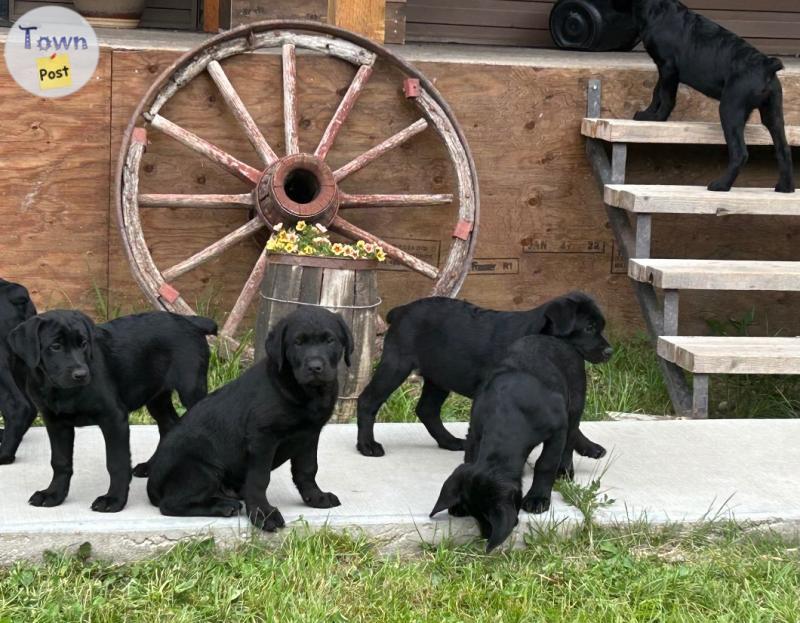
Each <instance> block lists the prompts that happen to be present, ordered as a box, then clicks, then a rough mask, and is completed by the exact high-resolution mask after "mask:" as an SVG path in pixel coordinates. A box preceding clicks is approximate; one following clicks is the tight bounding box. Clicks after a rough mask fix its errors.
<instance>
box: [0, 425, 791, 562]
mask: <svg viewBox="0 0 800 623" xmlns="http://www.w3.org/2000/svg"><path fill="white" fill-rule="evenodd" d="M448 427H449V428H450V429H451V430H453V431H454V432H455V433H456V434H464V433H465V432H466V425H465V424H450V425H448ZM584 430H585V432H586V433H587V435H588V436H589V437H591V438H592V439H594V440H596V441H598V442H599V443H602V444H603V445H605V446H606V448H608V449H609V450H610V452H609V456H608V457H606V458H605V459H603V460H601V461H592V460H588V459H579V460H578V461H577V464H576V477H577V478H578V480H579V481H584V482H585V481H589V480H591V479H592V477H596V476H597V475H598V474H599V473H600V472H602V471H603V470H605V474H604V475H603V478H602V483H603V489H604V490H606V491H607V493H608V495H609V496H610V497H612V498H614V499H615V500H616V501H615V502H614V504H613V505H611V506H610V507H608V508H606V509H604V510H603V511H602V512H601V513H600V515H599V517H598V519H599V521H600V522H602V523H613V522H618V521H623V522H624V521H627V520H628V519H630V518H639V517H642V516H646V517H647V519H648V520H649V521H651V522H653V523H664V522H695V521H698V520H702V519H704V518H707V517H708V516H709V515H711V516H714V515H717V514H718V513H721V514H722V516H726V517H727V516H733V517H735V518H736V519H739V520H751V521H766V522H770V523H771V525H775V526H778V527H781V528H783V529H786V530H789V531H797V530H798V527H800V477H798V474H800V452H798V451H797V440H798V439H800V420H735V421H734V420H717V421H688V420H675V421H650V422H641V421H618V422H597V423H594V422H588V423H585V424H584ZM132 431H133V432H132V451H133V458H134V462H138V461H140V460H144V459H146V458H147V457H148V456H149V454H150V452H151V451H152V449H153V448H154V447H155V443H156V439H157V435H158V433H157V431H156V429H155V427H151V426H134V427H132ZM355 433H356V431H355V427H354V426H353V425H343V424H339V425H330V426H328V427H326V428H325V430H324V433H323V436H322V441H321V447H320V461H319V462H320V475H319V483H320V486H321V487H322V488H323V489H325V490H331V491H333V492H335V493H336V494H337V495H338V496H339V498H340V499H341V501H342V506H340V507H339V508H335V509H330V510H317V509H312V508H308V507H306V506H304V505H303V504H302V502H301V500H300V498H299V496H298V494H297V492H296V490H295V488H294V486H293V485H292V482H291V477H290V474H289V469H288V465H287V466H284V467H282V468H281V469H279V470H277V471H276V472H274V473H273V477H272V482H271V484H270V488H269V495H270V500H271V501H272V503H273V504H275V505H276V506H278V507H279V508H280V510H281V512H282V513H283V516H284V518H285V519H286V520H287V522H293V523H294V525H296V526H305V525H308V526H310V527H311V528H312V529H313V528H315V527H319V526H323V525H328V526H331V527H333V528H336V529H342V530H349V529H357V530H363V531H365V532H366V533H367V534H368V535H369V536H370V537H372V538H375V539H377V540H378V542H379V543H380V544H382V546H383V547H384V548H386V549H398V548H399V549H403V548H406V549H409V548H411V549H413V548H416V547H418V543H419V541H420V540H421V539H424V540H426V541H428V542H433V541H437V540H438V539H440V538H442V537H444V536H449V537H453V538H456V539H464V538H468V537H471V536H472V535H475V534H477V530H476V528H475V524H474V522H473V521H472V520H470V519H454V518H449V517H448V516H447V514H446V513H445V514H444V515H441V516H439V517H437V518H436V519H434V520H431V519H428V512H429V511H430V509H431V508H432V506H433V504H434V502H435V500H436V498H437V496H438V493H439V488H440V486H441V484H442V482H443V481H444V479H445V478H446V477H447V475H449V473H450V472H451V471H452V470H453V469H454V468H455V467H456V465H457V464H458V463H459V461H460V460H461V454H460V453H453V452H447V451H444V450H440V449H438V448H437V447H436V446H435V445H434V443H433V441H432V440H431V439H430V437H429V436H428V434H427V433H426V432H425V430H424V429H423V427H422V426H421V425H419V424H383V425H379V426H378V427H377V430H376V437H377V439H378V440H379V441H381V442H383V443H384V444H385V447H386V449H387V455H386V456H385V457H383V458H380V459H377V458H366V457H362V456H361V455H360V454H358V453H357V452H356V449H355ZM532 458H533V457H532ZM107 478H108V477H107V474H106V471H105V467H104V459H103V443H102V437H101V435H100V432H99V430H97V429H93V428H87V429H80V430H79V431H78V434H77V436H76V448H75V476H74V478H73V484H72V489H71V491H70V494H69V497H68V498H67V500H66V502H65V503H64V504H63V505H62V506H60V507H57V508H47V509H45V508H34V507H31V506H29V505H28V504H27V500H28V497H29V496H30V495H31V493H33V491H35V490H36V489H40V488H43V487H45V486H46V485H47V483H48V482H49V479H50V467H49V446H48V442H47V436H46V434H45V431H44V430H43V429H41V428H37V429H33V430H31V431H30V432H29V434H28V436H27V437H26V439H25V440H24V442H23V444H22V447H21V448H20V452H19V454H18V458H17V461H16V463H14V464H13V465H9V466H3V467H0V500H1V501H2V502H0V504H1V505H0V563H9V562H11V561H13V560H17V559H20V558H28V559H31V558H32V559H37V558H39V557H40V555H41V553H42V552H43V551H44V550H46V549H59V548H64V547H73V546H77V545H79V544H80V543H82V542H83V541H90V542H91V543H92V545H93V546H94V550H95V552H96V553H97V554H98V555H100V556H104V557H108V558H113V559H117V560H128V559H135V558H140V557H143V556H147V555H150V554H152V553H154V552H156V551H159V550H162V549H164V548H167V547H169V546H170V545H172V544H173V543H174V542H175V541H176V540H177V539H180V538H183V537H187V536H193V535H194V536H212V535H213V536H214V537H215V538H216V539H217V540H218V541H220V542H222V543H226V542H231V541H235V540H237V539H240V538H243V537H246V536H247V535H248V533H249V523H248V521H247V519H246V518H245V517H244V516H240V517H239V518H233V519H225V520H222V519H216V520H215V519H210V518H209V519H205V518H190V519H181V518H173V517H162V516H161V515H160V514H159V513H158V511H157V509H155V508H154V507H152V506H150V504H149V502H148V501H147V496H146V494H145V482H144V481H143V480H140V479H134V481H133V483H132V486H131V494H130V500H129V502H128V506H127V508H126V509H125V510H123V511H122V512H120V513H116V514H108V515H104V514H100V513H95V512H92V511H91V510H90V509H89V505H90V504H91V502H92V500H93V499H94V498H95V497H96V496H97V495H100V494H102V493H104V492H105V490H106V487H107V482H108V480H107ZM529 482H530V473H528V474H527V476H526V486H527V485H528V484H529ZM553 502H554V504H553V509H552V511H551V513H549V514H548V515H546V516H540V517H536V518H535V519H534V518H533V517H531V516H528V515H526V514H525V513H522V515H521V517H520V519H521V520H520V527H519V528H518V533H519V532H522V531H527V530H528V529H529V528H528V523H529V522H530V521H564V520H566V521H567V523H569V522H572V521H577V520H578V519H579V518H580V515H579V513H578V512H577V511H576V509H574V508H572V507H570V506H568V505H567V504H565V503H564V501H563V500H562V499H561V497H560V496H559V495H558V494H554V498H553ZM277 538H279V537H277ZM519 540H521V539H517V541H519Z"/></svg>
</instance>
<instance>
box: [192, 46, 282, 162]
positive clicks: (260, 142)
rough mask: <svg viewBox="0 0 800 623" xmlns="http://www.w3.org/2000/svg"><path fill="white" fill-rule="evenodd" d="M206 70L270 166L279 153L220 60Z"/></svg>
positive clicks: (211, 63)
mask: <svg viewBox="0 0 800 623" xmlns="http://www.w3.org/2000/svg"><path fill="white" fill-rule="evenodd" d="M206 70H207V71H208V73H209V74H210V75H211V79H212V80H213V81H214V83H215V84H216V85H217V88H218V89H219V92H220V93H221V94H222V98H223V99H224V100H225V103H226V104H227V105H228V108H230V111H231V113H232V114H233V116H234V117H235V118H236V121H238V122H239V125H240V126H241V127H242V129H243V130H244V133H245V135H246V136H247V140H249V141H250V144H251V145H252V146H253V148H254V149H255V150H256V153H258V156H259V158H261V160H262V162H263V163H264V165H265V166H267V167H268V166H270V165H271V164H272V163H273V162H276V161H277V160H278V156H277V154H276V153H275V152H274V151H273V150H272V147H270V146H269V143H267V139H266V138H264V135H263V134H262V133H261V130H259V129H258V126H257V125H256V122H255V120H254V119H253V117H252V116H251V115H250V113H249V112H248V111H247V108H246V107H245V105H244V102H243V101H242V98H241V97H239V94H238V93H237V92H236V89H234V88H233V85H232V84H231V81H230V80H229V79H228V76H227V75H226V74H225V71H224V70H223V69H222V65H220V64H219V61H216V60H214V61H211V62H210V63H209V64H208V67H206Z"/></svg>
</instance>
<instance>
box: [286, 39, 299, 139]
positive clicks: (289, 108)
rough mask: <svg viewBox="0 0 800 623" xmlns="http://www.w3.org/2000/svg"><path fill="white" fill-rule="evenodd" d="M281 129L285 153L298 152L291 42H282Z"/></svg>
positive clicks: (294, 79)
mask: <svg viewBox="0 0 800 623" xmlns="http://www.w3.org/2000/svg"><path fill="white" fill-rule="evenodd" d="M283 131H284V135H285V137H286V154H287V155H291V154H299V153H300V142H299V138H298V129H297V62H296V58H295V52H294V44H293V43H284V44H283Z"/></svg>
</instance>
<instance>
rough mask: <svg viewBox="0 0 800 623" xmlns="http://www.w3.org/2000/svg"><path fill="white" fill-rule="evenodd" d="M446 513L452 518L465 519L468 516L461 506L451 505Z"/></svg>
mask: <svg viewBox="0 0 800 623" xmlns="http://www.w3.org/2000/svg"><path fill="white" fill-rule="evenodd" d="M447 512H448V513H450V515H451V516H452V517H466V516H467V515H469V513H468V512H467V509H466V508H464V505H463V504H453V505H452V506H451V507H450V508H448V509H447Z"/></svg>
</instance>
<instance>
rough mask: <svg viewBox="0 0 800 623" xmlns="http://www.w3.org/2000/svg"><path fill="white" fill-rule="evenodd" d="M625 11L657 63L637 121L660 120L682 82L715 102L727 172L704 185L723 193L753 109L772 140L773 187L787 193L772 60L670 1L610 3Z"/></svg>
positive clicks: (788, 156)
mask: <svg viewBox="0 0 800 623" xmlns="http://www.w3.org/2000/svg"><path fill="white" fill-rule="evenodd" d="M614 4H615V8H617V9H618V10H621V11H632V13H633V16H634V19H635V20H636V24H637V26H638V28H639V34H640V35H641V38H642V42H643V43H644V47H645V49H646V50H647V52H648V54H650V56H651V57H652V59H653V61H654V62H655V64H656V65H657V66H658V82H657V83H656V88H655V91H654V93H653V101H652V103H651V104H650V106H648V107H647V109H646V110H643V111H641V112H639V113H637V114H636V115H635V117H634V119H636V120H638V121H666V120H667V118H668V117H669V115H670V113H672V110H673V108H674V107H675V96H676V94H677V92H678V84H679V83H680V82H683V83H684V84H687V85H689V86H690V87H692V88H693V89H697V90H698V91H700V92H701V93H703V94H704V95H706V96H708V97H711V98H714V99H716V100H719V102H720V106H719V116H720V120H721V122H722V129H723V131H724V132H725V142H726V143H727V145H728V159H729V162H728V169H727V171H726V172H725V174H724V175H723V176H722V177H720V178H719V179H717V180H715V181H713V182H711V184H709V186H708V189H709V190H715V191H728V190H730V188H731V186H733V183H734V181H735V180H736V178H737V176H738V175H739V171H740V170H741V168H742V167H743V166H744V164H745V163H746V162H747V158H748V154H747V145H746V144H745V141H744V127H745V124H746V123H747V120H748V118H749V117H750V114H751V113H752V112H753V111H754V110H755V109H756V108H757V109H758V110H759V112H760V113H761V122H762V123H763V124H764V125H765V126H766V127H767V129H768V130H769V132H770V134H771V136H772V141H773V143H774V144H775V153H776V155H777V159H778V169H779V171H780V177H779V180H778V184H777V186H775V190H776V191H778V192H784V193H791V192H794V188H795V187H794V177H793V170H792V151H791V148H790V147H789V144H788V143H787V141H786V131H785V129H784V119H783V90H782V88H781V82H780V80H779V79H778V76H777V75H776V73H777V72H778V71H780V70H781V69H783V63H782V62H781V61H780V59H777V58H771V57H768V56H766V55H764V54H762V53H761V52H759V51H758V50H757V49H756V48H754V47H753V46H752V45H750V44H749V43H747V42H746V41H745V40H744V39H742V38H741V37H739V36H737V35H735V34H734V33H732V32H730V31H729V30H726V29H725V28H723V27H722V26H719V25H718V24H715V23H714V22H712V21H711V20H709V19H707V18H705V17H703V16H702V15H698V14H697V13H695V12H693V11H690V10H689V9H687V8H686V7H685V6H684V5H683V4H681V3H680V2H678V1H677V0H614Z"/></svg>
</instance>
